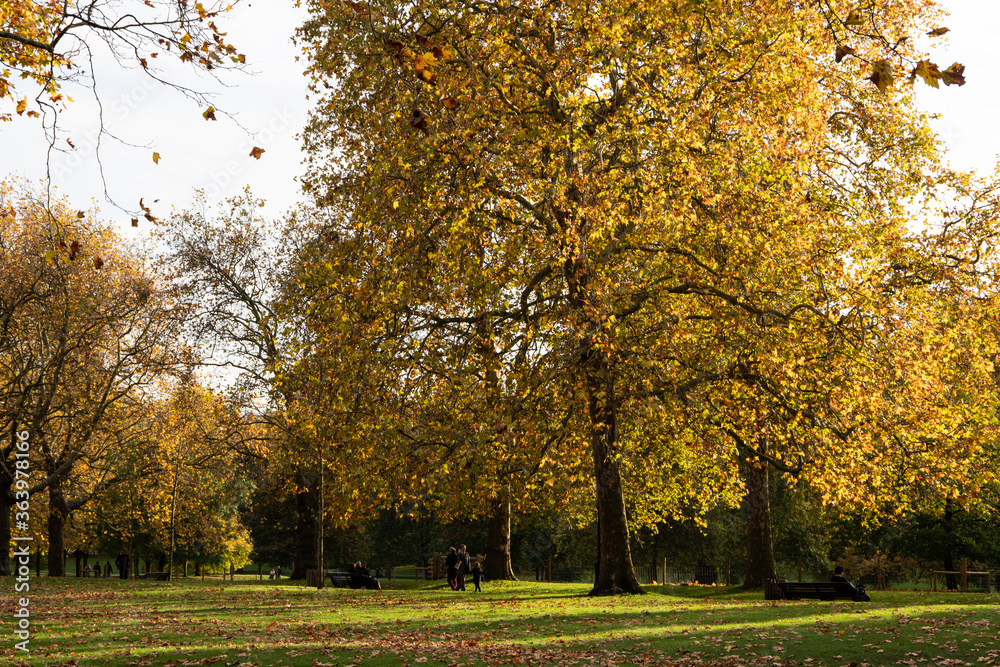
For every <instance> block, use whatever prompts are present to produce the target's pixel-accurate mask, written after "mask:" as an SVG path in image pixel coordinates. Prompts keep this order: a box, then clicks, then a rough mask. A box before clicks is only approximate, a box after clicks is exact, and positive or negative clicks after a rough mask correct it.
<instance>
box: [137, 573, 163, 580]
mask: <svg viewBox="0 0 1000 667" xmlns="http://www.w3.org/2000/svg"><path fill="white" fill-rule="evenodd" d="M169 576H170V573H168V572H147V573H146V574H144V575H142V578H143V579H153V580H154V581H166V580H167V577H169Z"/></svg>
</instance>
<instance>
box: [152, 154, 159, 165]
mask: <svg viewBox="0 0 1000 667" xmlns="http://www.w3.org/2000/svg"><path fill="white" fill-rule="evenodd" d="M153 164H160V154H159V153H157V152H156V151H153Z"/></svg>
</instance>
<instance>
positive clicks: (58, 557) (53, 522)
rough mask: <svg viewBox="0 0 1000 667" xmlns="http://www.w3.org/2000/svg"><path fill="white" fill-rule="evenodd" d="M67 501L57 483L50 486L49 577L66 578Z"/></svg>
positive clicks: (54, 482)
mask: <svg viewBox="0 0 1000 667" xmlns="http://www.w3.org/2000/svg"><path fill="white" fill-rule="evenodd" d="M66 518H67V512H66V501H65V499H64V498H63V494H62V488H61V487H60V485H59V483H58V482H57V481H53V482H52V484H50V485H49V576H50V577H65V576H66V544H65V542H64V541H63V527H64V526H65V525H66Z"/></svg>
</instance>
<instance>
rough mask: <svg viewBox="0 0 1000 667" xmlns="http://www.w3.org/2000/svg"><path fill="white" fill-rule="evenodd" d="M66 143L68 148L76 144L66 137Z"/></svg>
mask: <svg viewBox="0 0 1000 667" xmlns="http://www.w3.org/2000/svg"><path fill="white" fill-rule="evenodd" d="M66 143H67V144H69V147H70V148H76V146H75V145H74V144H73V142H72V141H70V140H69V139H68V138H67V139H66Z"/></svg>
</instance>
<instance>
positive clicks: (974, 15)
mask: <svg viewBox="0 0 1000 667" xmlns="http://www.w3.org/2000/svg"><path fill="white" fill-rule="evenodd" d="M291 4H293V3H292V2H290V0H252V2H251V3H250V4H243V5H238V6H237V8H236V9H235V10H234V11H233V13H232V15H231V16H229V17H227V18H226V19H225V20H224V21H219V24H220V27H221V28H222V29H224V30H228V33H229V34H228V38H229V39H230V40H231V41H232V42H233V43H234V44H236V45H237V46H238V47H239V48H240V50H241V51H243V52H244V53H245V54H246V55H247V59H248V64H249V69H250V70H251V72H250V73H235V74H233V75H231V76H227V77H226V83H227V85H228V87H226V88H223V87H221V86H220V85H219V84H218V83H216V82H215V81H213V80H212V79H210V78H204V79H202V80H201V81H200V82H198V83H196V84H195V85H194V86H193V87H198V88H200V89H204V90H206V91H211V92H214V93H215V94H216V98H215V99H216V100H217V101H218V103H217V105H216V106H217V107H219V108H220V109H224V110H228V111H231V112H232V113H233V114H234V115H235V117H236V120H237V121H238V122H239V124H240V125H242V128H241V127H239V126H237V125H236V124H235V123H233V122H231V121H230V120H228V119H226V118H225V117H223V116H222V114H219V116H218V121H216V122H211V121H206V120H204V119H203V118H202V117H201V112H202V111H203V110H204V109H203V108H201V107H199V106H197V105H196V104H194V103H193V102H191V101H190V100H187V99H185V98H184V97H183V96H181V95H180V94H178V93H177V92H176V91H173V90H170V89H167V88H164V87H162V86H158V85H154V84H153V83H152V82H151V81H150V80H149V79H148V77H146V76H145V75H144V74H143V73H142V72H141V71H122V70H121V68H119V67H117V66H116V65H115V64H114V63H113V62H107V61H105V62H99V63H98V72H97V79H98V81H97V85H98V90H99V92H100V96H101V99H102V101H103V105H104V118H105V126H106V127H107V129H108V130H109V131H111V132H112V133H114V134H115V135H116V136H119V137H121V138H123V139H125V140H127V141H128V142H130V143H131V144H134V145H137V146H138V147H136V146H122V145H119V144H116V143H115V142H114V141H112V140H110V139H108V138H105V140H104V142H103V144H102V147H101V155H102V163H103V165H104V175H105V179H104V181H105V182H106V183H107V187H108V194H109V195H110V196H111V197H112V198H113V199H114V200H115V201H116V202H117V203H118V204H120V205H121V206H122V207H124V208H126V209H129V210H132V211H134V210H136V209H137V207H138V201H139V198H140V197H142V198H144V200H145V203H146V204H147V205H148V204H150V203H151V202H153V200H156V199H159V203H158V204H155V205H154V206H153V209H154V214H157V215H161V216H162V215H166V214H168V213H169V211H170V207H171V206H174V207H177V208H184V207H187V206H189V205H190V203H191V201H192V192H193V190H194V189H195V188H202V189H204V190H205V191H206V194H207V195H208V197H209V199H210V201H219V200H221V199H223V198H225V197H229V196H232V195H235V194H238V193H239V192H240V190H241V189H242V188H243V186H244V185H250V187H251V188H252V190H253V192H254V194H256V195H257V196H259V197H263V198H265V199H267V201H268V204H269V206H268V209H269V210H270V215H271V216H275V217H276V216H278V215H279V214H280V213H281V212H282V211H283V210H285V209H287V208H288V207H290V206H292V205H294V203H295V202H296V201H297V199H298V198H299V186H298V183H297V181H296V180H295V177H296V176H298V175H299V174H300V173H301V167H300V163H301V158H300V155H299V150H298V146H299V144H298V140H297V138H296V135H297V134H298V132H299V131H300V130H301V128H302V126H303V124H304V122H305V118H306V112H307V109H308V104H309V102H308V101H307V100H306V99H305V96H306V81H305V78H304V77H303V76H302V71H303V70H304V69H305V62H304V61H303V62H296V60H295V57H296V55H297V54H298V52H297V49H296V48H295V47H294V46H292V44H291V36H292V34H293V33H294V31H295V28H296V27H297V26H298V25H299V24H300V23H301V21H302V18H303V16H304V12H303V11H302V10H301V9H295V8H292V7H290V5H291ZM944 4H945V6H946V7H948V8H949V9H950V11H951V12H952V16H951V18H949V19H948V20H947V21H945V25H946V26H947V27H949V28H951V33H950V34H949V35H948V39H947V40H940V41H937V42H935V46H934V53H933V56H932V59H933V60H934V61H935V62H937V63H938V64H939V65H940V66H941V68H942V69H944V68H945V67H947V66H948V65H950V64H951V63H952V62H954V61H959V62H961V63H963V64H965V65H966V78H967V79H968V83H967V84H966V85H965V86H964V87H962V88H957V87H954V86H953V87H949V88H945V87H942V88H941V89H940V90H935V89H932V88H929V87H927V86H924V85H918V91H919V99H920V103H921V105H922V106H923V107H924V108H925V109H926V110H927V111H928V112H929V113H937V114H940V116H941V117H940V119H938V120H936V121H935V122H934V124H935V127H936V128H937V130H938V132H939V133H940V134H941V135H942V136H943V137H944V138H945V139H946V141H947V142H948V145H949V146H950V149H951V153H950V158H951V160H952V163H953V164H954V165H955V166H956V167H959V168H963V169H977V170H980V171H991V170H992V169H993V167H994V165H995V163H996V160H997V153H998V152H1000V123H998V122H997V121H996V120H995V117H996V115H997V109H998V103H1000V50H998V49H997V48H996V46H995V44H996V41H995V39H996V38H995V32H996V30H997V28H1000V2H995V1H994V0H945V3H944ZM189 80H190V77H188V78H187V79H185V83H186V82H187V81H189ZM70 94H71V95H72V96H73V97H74V98H75V100H76V102H75V103H74V104H72V105H71V106H70V109H69V110H68V111H67V112H66V113H65V114H64V117H63V120H62V122H63V123H64V125H65V127H66V128H67V130H68V133H67V136H69V137H70V138H71V139H72V141H73V143H74V145H75V146H76V148H75V149H74V150H72V151H68V152H65V153H62V154H60V155H57V156H56V157H54V158H53V160H52V164H51V167H52V175H53V181H54V183H55V184H56V186H57V187H58V189H59V191H60V192H61V193H63V194H65V195H67V196H69V197H70V199H71V200H72V202H73V206H74V207H78V208H81V209H82V208H89V207H90V206H91V205H93V204H96V205H98V206H99V207H100V208H101V209H102V213H103V217H105V218H108V219H112V220H116V221H118V222H119V223H120V224H121V225H122V226H123V228H124V229H125V230H126V231H127V232H128V233H129V234H140V235H141V234H143V233H146V231H147V230H144V229H143V228H142V227H140V229H139V230H138V231H134V230H131V229H129V218H130V217H131V216H130V214H129V213H127V212H123V211H120V210H116V209H115V208H114V207H112V206H111V205H110V204H108V203H107V202H106V201H104V195H103V185H102V180H101V177H100V173H99V170H98V165H97V162H96V160H95V159H94V153H95V151H94V148H95V143H96V134H95V133H94V130H93V127H94V125H95V118H96V111H97V109H96V106H95V104H94V103H93V101H92V95H91V94H89V92H88V91H86V90H83V89H77V90H74V91H71V92H70ZM244 128H245V129H244ZM0 146H2V147H3V148H2V150H0V174H3V175H6V174H12V173H13V174H18V175H20V176H23V177H27V178H29V179H33V180H40V179H42V178H43V177H44V174H45V164H44V162H45V155H44V146H43V144H42V143H41V136H40V131H39V129H38V127H37V125H36V124H33V123H32V122H31V121H27V120H26V119H17V120H15V121H14V122H12V123H3V124H0ZM254 146H260V147H262V148H264V149H265V151H266V152H265V153H264V155H263V156H262V158H261V159H260V160H255V159H253V158H252V157H250V156H249V152H250V149H251V148H252V147H254ZM153 151H156V152H158V153H159V154H160V155H161V159H160V162H159V164H158V165H157V164H154V163H153V160H152V153H153Z"/></svg>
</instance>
